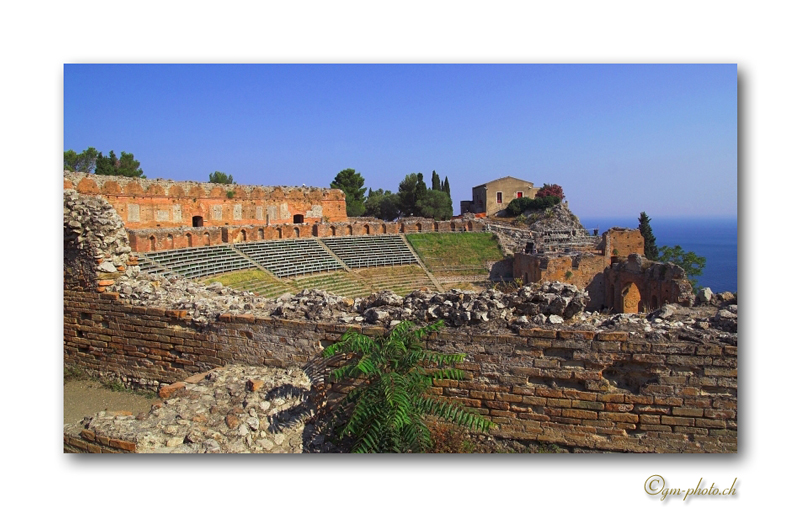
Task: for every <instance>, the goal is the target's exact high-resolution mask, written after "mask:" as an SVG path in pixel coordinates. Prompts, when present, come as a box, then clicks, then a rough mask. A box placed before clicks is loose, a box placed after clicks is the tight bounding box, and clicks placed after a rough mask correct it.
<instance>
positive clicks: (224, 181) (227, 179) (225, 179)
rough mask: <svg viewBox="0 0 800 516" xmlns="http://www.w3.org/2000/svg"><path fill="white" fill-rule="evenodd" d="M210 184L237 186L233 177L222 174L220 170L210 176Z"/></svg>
mask: <svg viewBox="0 0 800 516" xmlns="http://www.w3.org/2000/svg"><path fill="white" fill-rule="evenodd" d="M208 182H209V183H218V184H221V185H233V184H236V183H234V182H233V175H231V174H226V173H225V172H220V171H219V170H216V171H214V173H213V174H208Z"/></svg>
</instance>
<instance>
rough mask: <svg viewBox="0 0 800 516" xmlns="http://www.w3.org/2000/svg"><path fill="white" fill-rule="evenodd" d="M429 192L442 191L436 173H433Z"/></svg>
mask: <svg viewBox="0 0 800 516" xmlns="http://www.w3.org/2000/svg"><path fill="white" fill-rule="evenodd" d="M431 190H436V191H439V192H440V191H441V190H442V182H441V181H440V180H439V174H437V173H436V171H435V170H434V171H433V175H432V177H431Z"/></svg>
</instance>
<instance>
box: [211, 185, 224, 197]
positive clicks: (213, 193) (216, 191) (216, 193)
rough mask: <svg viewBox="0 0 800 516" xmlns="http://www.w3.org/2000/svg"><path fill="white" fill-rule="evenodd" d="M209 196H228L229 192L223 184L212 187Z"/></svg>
mask: <svg viewBox="0 0 800 516" xmlns="http://www.w3.org/2000/svg"><path fill="white" fill-rule="evenodd" d="M208 196H209V197H227V193H226V192H225V189H224V188H222V187H221V186H215V187H214V188H212V189H211V192H209V194H208Z"/></svg>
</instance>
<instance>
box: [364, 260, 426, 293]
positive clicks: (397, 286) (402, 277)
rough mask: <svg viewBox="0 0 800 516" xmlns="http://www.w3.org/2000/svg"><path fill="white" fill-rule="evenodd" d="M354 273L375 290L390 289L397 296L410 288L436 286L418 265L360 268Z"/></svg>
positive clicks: (407, 291) (410, 289) (409, 290)
mask: <svg viewBox="0 0 800 516" xmlns="http://www.w3.org/2000/svg"><path fill="white" fill-rule="evenodd" d="M356 274H358V276H359V277H361V278H362V279H363V280H364V281H365V282H367V283H369V284H370V285H372V288H373V290H374V291H375V292H377V291H380V290H391V291H392V292H394V293H395V294H397V295H398V296H405V295H406V294H408V293H409V292H411V291H412V290H416V289H420V288H422V287H425V288H428V289H430V290H436V286H435V285H434V284H433V283H432V282H431V280H430V278H428V275H427V274H425V271H424V270H422V267H420V266H419V265H401V266H396V267H379V268H369V269H360V270H358V271H357V272H356Z"/></svg>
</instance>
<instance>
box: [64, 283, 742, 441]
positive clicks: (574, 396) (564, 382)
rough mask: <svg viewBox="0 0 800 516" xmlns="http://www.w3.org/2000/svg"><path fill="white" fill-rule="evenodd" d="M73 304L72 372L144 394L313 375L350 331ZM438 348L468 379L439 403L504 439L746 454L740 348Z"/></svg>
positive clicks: (442, 389) (637, 344)
mask: <svg viewBox="0 0 800 516" xmlns="http://www.w3.org/2000/svg"><path fill="white" fill-rule="evenodd" d="M64 302H65V304H64V361H65V364H66V365H73V366H81V367H85V368H89V369H95V370H98V371H105V372H114V373H117V374H119V375H120V376H121V377H123V378H124V379H125V380H126V381H128V382H129V383H139V384H142V385H154V384H158V383H159V382H173V381H179V380H182V379H184V378H186V377H187V376H190V375H191V374H193V373H196V372H201V371H206V370H209V369H211V368H213V367H215V366H219V365H223V364H228V363H244V364H252V365H271V366H278V367H290V366H294V367H305V366H306V365H308V362H309V361H310V360H312V359H313V358H314V357H315V356H317V354H318V353H319V351H321V350H322V349H323V348H324V347H325V346H327V345H329V344H330V343H332V342H335V341H336V340H337V339H339V338H340V337H341V336H342V335H343V334H344V332H345V331H346V330H347V329H348V328H349V327H350V326H345V325H341V324H335V323H310V322H300V321H287V320H281V319H275V318H270V317H263V318H255V317H253V316H252V315H231V314H223V315H221V316H220V317H219V319H218V320H217V321H215V322H214V323H212V324H210V325H209V326H207V327H203V328H197V327H195V326H193V324H192V322H191V319H190V318H189V317H188V316H187V314H186V312H182V311H179V310H169V309H168V308H158V307H137V306H130V305H127V304H125V303H123V302H121V301H120V300H119V299H118V298H117V296H116V294H115V293H96V292H94V293H93V292H78V291H66V292H65V295H64ZM359 329H360V330H363V331H364V332H365V333H367V334H372V335H376V334H383V333H385V332H386V331H387V330H385V329H384V328H380V327H369V326H365V327H359ZM428 346H429V348H431V349H435V350H438V351H445V352H453V351H459V352H464V353H467V361H466V362H465V363H464V364H463V366H462V368H463V369H464V371H465V373H466V375H467V378H466V379H465V380H462V381H456V380H441V381H437V382H436V386H435V389H434V392H435V393H438V394H442V395H444V396H448V397H452V398H455V399H458V400H460V401H461V402H462V403H464V404H465V405H467V406H469V407H472V408H474V409H476V410H477V411H478V412H480V413H482V414H484V415H486V416H488V417H489V418H491V419H492V420H493V421H494V422H495V423H497V424H498V427H497V429H496V430H495V431H494V433H495V434H496V435H498V436H501V437H506V438H514V439H521V440H531V439H535V440H539V441H546V442H553V443H556V444H559V445H563V446H576V447H581V448H588V449H596V450H609V451H637V452H685V451H704V452H725V451H735V450H736V443H737V439H736V436H737V420H736V414H737V412H736V400H737V382H736V376H737V359H736V353H737V348H736V346H733V345H725V344H724V343H721V342H709V343H698V342H690V341H682V340H681V339H680V338H676V339H675V340H670V341H665V342H648V341H645V340H640V339H635V338H632V337H630V336H629V335H628V334H627V333H624V332H601V331H597V332H595V331H570V330H554V329H532V330H521V331H520V334H519V335H516V334H503V335H499V334H475V333H470V332H466V331H459V330H457V329H448V330H445V331H442V332H440V333H438V334H437V335H436V336H434V337H433V338H431V339H430V340H429V342H428ZM330 387H331V386H330V385H329V386H328V388H329V389H330Z"/></svg>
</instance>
